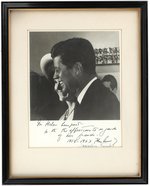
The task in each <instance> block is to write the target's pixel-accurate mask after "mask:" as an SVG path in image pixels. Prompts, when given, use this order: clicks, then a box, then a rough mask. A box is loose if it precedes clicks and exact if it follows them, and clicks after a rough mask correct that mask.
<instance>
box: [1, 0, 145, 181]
mask: <svg viewBox="0 0 150 186" xmlns="http://www.w3.org/2000/svg"><path fill="white" fill-rule="evenodd" d="M46 8H50V9H64V8H65V9H70V10H71V9H77V8H78V9H97V8H108V9H111V8H116V9H117V8H139V9H140V10H141V17H140V19H141V24H140V26H141V34H140V36H141V64H140V65H141V152H140V153H141V176H140V177H115V178H113V177H109V178H102V177H99V178H70V177H69V178H66V177H65V178H59V177H58V178H36V179H34V178H21V179H20V178H19V179H16V178H15V179H12V178H10V177H9V170H10V167H9V160H10V152H9V147H10V144H9V136H10V132H9V128H10V118H9V108H10V106H9V103H10V102H9V99H10V98H9V85H10V82H9V52H10V51H9V10H10V9H11V10H13V9H46ZM147 13H148V12H147V2H146V1H133V2H132V1H130V2H119V1H116V2H2V3H1V15H2V25H1V27H2V183H3V184H117V183H120V184H129V183H134V184H147V183H148V15H147Z"/></svg>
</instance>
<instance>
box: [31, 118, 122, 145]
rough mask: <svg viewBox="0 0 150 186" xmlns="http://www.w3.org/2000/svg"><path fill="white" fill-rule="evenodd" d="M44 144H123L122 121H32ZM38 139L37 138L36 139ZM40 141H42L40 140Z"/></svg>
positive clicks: (33, 127) (33, 128)
mask: <svg viewBox="0 0 150 186" xmlns="http://www.w3.org/2000/svg"><path fill="white" fill-rule="evenodd" d="M30 123H31V125H32V130H34V131H33V132H34V134H35V132H36V133H37V134H39V136H38V140H40V139H41V140H43V142H42V144H43V146H45V145H46V144H48V145H46V146H56V147H57V146H59V147H114V146H121V127H120V121H111V122H108V121H31V122H30ZM35 141H36V140H35ZM39 143H40V142H39Z"/></svg>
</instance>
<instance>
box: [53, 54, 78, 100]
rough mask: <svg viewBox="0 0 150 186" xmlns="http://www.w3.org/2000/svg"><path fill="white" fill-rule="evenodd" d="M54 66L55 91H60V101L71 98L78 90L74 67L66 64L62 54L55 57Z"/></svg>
mask: <svg viewBox="0 0 150 186" xmlns="http://www.w3.org/2000/svg"><path fill="white" fill-rule="evenodd" d="M54 68H55V73H54V77H53V78H54V81H55V91H56V92H57V93H58V95H59V99H60V101H65V100H69V99H71V97H74V95H75V92H76V88H75V87H76V81H75V76H74V70H73V68H68V67H67V66H66V65H64V64H63V63H62V59H61V57H60V56H56V57H55V58H54Z"/></svg>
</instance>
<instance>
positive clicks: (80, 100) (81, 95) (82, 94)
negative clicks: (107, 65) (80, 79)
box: [77, 77, 97, 104]
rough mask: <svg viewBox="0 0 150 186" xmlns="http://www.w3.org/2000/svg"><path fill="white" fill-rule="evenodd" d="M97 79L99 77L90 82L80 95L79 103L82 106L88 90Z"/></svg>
mask: <svg viewBox="0 0 150 186" xmlns="http://www.w3.org/2000/svg"><path fill="white" fill-rule="evenodd" d="M96 79H97V77H94V78H93V79H92V80H91V81H89V82H88V84H87V85H86V86H85V87H84V88H83V89H82V91H81V92H80V94H79V95H78V97H77V100H78V103H79V104H81V102H82V100H83V97H84V95H85V93H86V92H87V90H88V88H89V87H90V86H91V84H92V83H93V82H94V81H95V80H96Z"/></svg>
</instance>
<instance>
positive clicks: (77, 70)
mask: <svg viewBox="0 0 150 186" xmlns="http://www.w3.org/2000/svg"><path fill="white" fill-rule="evenodd" d="M73 68H74V74H75V76H78V77H80V76H81V75H82V73H83V66H82V64H81V63H80V62H76V63H75V64H74V66H73Z"/></svg>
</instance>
